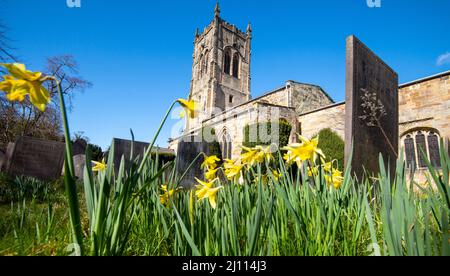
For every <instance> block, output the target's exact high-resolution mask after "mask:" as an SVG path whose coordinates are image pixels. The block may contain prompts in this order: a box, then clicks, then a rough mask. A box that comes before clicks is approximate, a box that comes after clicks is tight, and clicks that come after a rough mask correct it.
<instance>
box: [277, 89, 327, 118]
mask: <svg viewBox="0 0 450 276" xmlns="http://www.w3.org/2000/svg"><path fill="white" fill-rule="evenodd" d="M286 87H287V89H288V97H289V106H291V107H293V108H295V111H296V112H297V115H301V114H304V113H307V112H310V111H313V110H317V109H319V108H322V107H325V106H328V105H330V104H333V103H334V101H333V99H331V97H330V96H328V94H327V93H326V92H325V91H324V90H323V89H322V88H321V87H320V86H316V85H310V84H303V83H298V82H294V81H288V82H287V85H286Z"/></svg>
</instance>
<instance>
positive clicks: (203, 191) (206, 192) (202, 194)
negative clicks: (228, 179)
mask: <svg viewBox="0 0 450 276" xmlns="http://www.w3.org/2000/svg"><path fill="white" fill-rule="evenodd" d="M196 180H197V182H198V183H200V185H196V186H195V187H196V188H197V191H196V192H195V195H196V196H197V198H198V200H203V199H206V198H208V200H209V204H211V207H212V208H213V209H216V206H217V203H216V196H217V193H218V192H219V190H220V189H222V188H223V187H222V186H220V187H216V188H213V186H214V182H215V181H216V180H217V179H215V180H213V181H210V182H204V181H201V180H199V179H197V178H196Z"/></svg>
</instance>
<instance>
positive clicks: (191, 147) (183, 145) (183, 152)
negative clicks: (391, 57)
mask: <svg viewBox="0 0 450 276" xmlns="http://www.w3.org/2000/svg"><path fill="white" fill-rule="evenodd" d="M194 141H201V139H200V140H199V139H196V137H195V136H191V137H188V138H183V141H181V142H180V143H179V144H178V151H177V174H178V176H179V177H181V176H182V175H183V174H184V173H185V172H187V173H186V175H185V177H184V178H183V179H182V181H181V182H180V185H181V186H182V187H185V188H192V187H193V186H194V185H196V184H197V181H196V180H195V178H198V179H200V180H203V179H204V172H203V170H202V169H201V165H202V163H203V161H204V158H203V157H200V158H199V159H198V160H197V161H196V162H194V163H193V164H192V166H191V168H190V169H189V170H188V168H189V166H190V165H191V163H192V161H194V160H195V158H196V157H197V156H198V155H199V154H200V153H205V154H206V155H208V156H210V155H214V154H215V153H213V152H212V151H213V149H214V146H215V145H214V144H213V143H208V142H194Z"/></svg>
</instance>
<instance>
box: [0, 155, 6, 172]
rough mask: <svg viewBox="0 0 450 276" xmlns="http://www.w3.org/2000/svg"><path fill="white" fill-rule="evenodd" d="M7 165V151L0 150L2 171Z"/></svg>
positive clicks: (0, 170) (0, 168) (0, 167)
mask: <svg viewBox="0 0 450 276" xmlns="http://www.w3.org/2000/svg"><path fill="white" fill-rule="evenodd" d="M5 166H6V153H4V152H3V151H2V150H0V172H2V171H3V167H5Z"/></svg>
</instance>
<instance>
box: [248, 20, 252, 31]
mask: <svg viewBox="0 0 450 276" xmlns="http://www.w3.org/2000/svg"><path fill="white" fill-rule="evenodd" d="M251 32H252V24H251V23H250V22H248V25H247V33H251Z"/></svg>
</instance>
